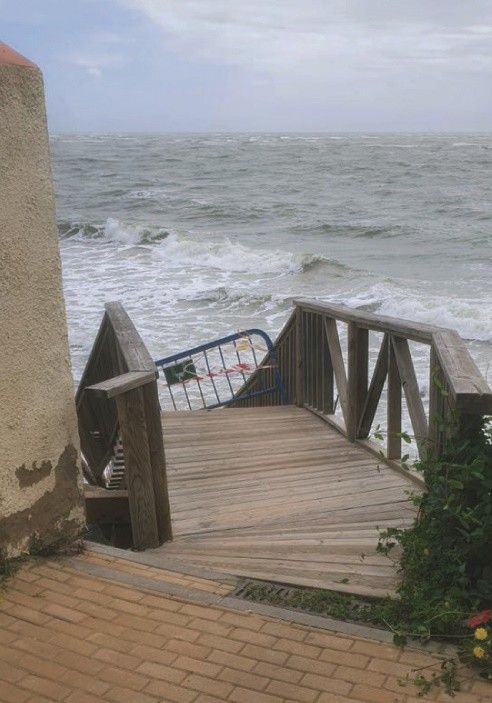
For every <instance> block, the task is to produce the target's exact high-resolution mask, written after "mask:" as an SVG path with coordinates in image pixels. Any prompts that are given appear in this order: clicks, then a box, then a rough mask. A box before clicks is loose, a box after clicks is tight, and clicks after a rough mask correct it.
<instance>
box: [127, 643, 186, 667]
mask: <svg viewBox="0 0 492 703" xmlns="http://www.w3.org/2000/svg"><path fill="white" fill-rule="evenodd" d="M173 641H176V640H173ZM131 653H132V654H134V655H135V656H136V657H139V658H140V659H143V660H145V661H151V662H156V663H157V664H166V665H167V664H171V662H173V661H174V660H175V659H176V657H177V656H178V655H177V653H176V652H170V651H167V650H164V649H158V648H157V647H147V646H146V645H145V644H138V645H137V646H136V647H134V648H133V649H132V650H131Z"/></svg>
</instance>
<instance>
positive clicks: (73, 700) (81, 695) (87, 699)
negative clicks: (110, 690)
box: [67, 691, 101, 703]
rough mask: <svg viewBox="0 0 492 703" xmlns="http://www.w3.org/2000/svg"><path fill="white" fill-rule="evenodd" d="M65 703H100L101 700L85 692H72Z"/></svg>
mask: <svg viewBox="0 0 492 703" xmlns="http://www.w3.org/2000/svg"><path fill="white" fill-rule="evenodd" d="M67 703H101V698H99V696H93V695H92V693H86V692H85V691H73V693H71V694H70V696H69V697H68V698H67Z"/></svg>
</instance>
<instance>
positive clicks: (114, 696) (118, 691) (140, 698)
mask: <svg viewBox="0 0 492 703" xmlns="http://www.w3.org/2000/svg"><path fill="white" fill-rule="evenodd" d="M104 699H105V700H108V701H114V703H156V699H155V698H154V697H153V696H148V695H147V694H146V693H142V691H132V690H131V688H121V687H120V686H115V687H114V688H110V689H109V691H107V692H106V693H105V694H104Z"/></svg>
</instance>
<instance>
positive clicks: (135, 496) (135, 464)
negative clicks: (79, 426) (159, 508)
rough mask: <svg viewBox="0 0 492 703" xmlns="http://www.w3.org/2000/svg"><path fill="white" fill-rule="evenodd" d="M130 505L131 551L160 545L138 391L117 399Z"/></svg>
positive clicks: (142, 408) (131, 391) (144, 426)
mask: <svg viewBox="0 0 492 703" xmlns="http://www.w3.org/2000/svg"><path fill="white" fill-rule="evenodd" d="M116 403H117V406H118V417H119V421H120V431H121V439H122V443H123V451H124V456H125V474H126V484H127V487H128V499H129V504H130V514H131V524H132V535H133V548H134V549H136V550H142V549H149V548H154V547H158V546H159V532H158V526H157V517H156V507H155V496H154V487H153V478H152V466H151V460H150V455H149V446H148V443H147V426H146V419H145V407H144V400H143V392H142V389H141V388H136V389H133V390H130V391H128V392H127V393H124V394H123V395H119V396H117V398H116Z"/></svg>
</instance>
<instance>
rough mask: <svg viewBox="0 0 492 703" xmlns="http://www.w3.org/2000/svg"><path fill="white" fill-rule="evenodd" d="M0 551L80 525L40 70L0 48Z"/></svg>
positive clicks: (67, 534) (69, 533) (67, 533)
mask: <svg viewBox="0 0 492 703" xmlns="http://www.w3.org/2000/svg"><path fill="white" fill-rule="evenodd" d="M0 267H1V268H0V550H3V551H4V552H6V553H8V554H15V553H18V552H19V551H21V550H25V549H28V548H29V543H30V542H31V540H32V538H33V536H34V535H35V538H36V540H37V541H38V542H41V543H42V544H52V543H54V542H57V541H58V540H59V539H70V538H71V537H73V536H74V535H76V534H77V533H79V532H80V529H81V528H82V526H83V524H84V510H83V501H82V497H81V478H80V471H79V466H80V462H79V455H78V433H77V422H76V415H75V408H74V391H73V381H72V375H71V369H70V359H69V350H68V339H67V325H66V319H65V308H64V301H63V291H62V281H61V265H60V255H59V249H58V238H57V232H56V224H55V209H54V197H53V187H52V181H51V171H50V160H49V144H48V133H47V126H46V115H45V104H44V92H43V80H42V75H41V72H40V71H39V69H38V68H36V67H35V66H34V65H32V64H30V63H29V62H28V61H26V60H23V59H22V57H19V56H18V55H16V54H15V52H12V51H11V50H9V49H8V47H5V45H3V46H2V45H0Z"/></svg>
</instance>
